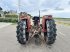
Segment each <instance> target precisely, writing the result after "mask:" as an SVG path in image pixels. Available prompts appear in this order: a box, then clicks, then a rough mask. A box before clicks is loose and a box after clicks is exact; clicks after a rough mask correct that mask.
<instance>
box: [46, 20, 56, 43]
mask: <svg viewBox="0 0 70 52" xmlns="http://www.w3.org/2000/svg"><path fill="white" fill-rule="evenodd" d="M46 27H47V35H46V42H47V44H53V43H54V42H55V40H56V24H55V21H54V20H53V19H51V20H47V21H46ZM45 34H46V33H45Z"/></svg>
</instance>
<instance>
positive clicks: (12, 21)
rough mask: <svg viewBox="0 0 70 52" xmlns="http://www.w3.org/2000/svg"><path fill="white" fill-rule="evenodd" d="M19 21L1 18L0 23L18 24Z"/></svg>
mask: <svg viewBox="0 0 70 52" xmlns="http://www.w3.org/2000/svg"><path fill="white" fill-rule="evenodd" d="M17 21H18V20H17V19H12V18H0V22H11V23H16V22H17Z"/></svg>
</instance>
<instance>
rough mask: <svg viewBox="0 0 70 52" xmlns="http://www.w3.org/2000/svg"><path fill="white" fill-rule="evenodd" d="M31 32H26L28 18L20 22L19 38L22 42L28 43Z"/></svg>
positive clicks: (18, 28) (18, 27)
mask: <svg viewBox="0 0 70 52" xmlns="http://www.w3.org/2000/svg"><path fill="white" fill-rule="evenodd" d="M28 35H29V33H28V32H26V20H22V21H20V22H18V26H17V40H18V42H19V43H20V44H26V41H27V40H28V37H29V36H28Z"/></svg>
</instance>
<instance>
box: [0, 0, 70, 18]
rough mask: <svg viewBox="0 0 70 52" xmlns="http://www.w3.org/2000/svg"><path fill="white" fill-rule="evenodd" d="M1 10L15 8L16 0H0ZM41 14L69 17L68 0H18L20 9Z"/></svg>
mask: <svg viewBox="0 0 70 52" xmlns="http://www.w3.org/2000/svg"><path fill="white" fill-rule="evenodd" d="M0 6H1V7H2V8H3V10H15V11H16V10H17V11H18V0H0ZM39 10H41V16H43V15H47V14H50V15H53V16H58V17H70V0H20V11H25V12H28V13H30V14H31V15H38V11H39Z"/></svg>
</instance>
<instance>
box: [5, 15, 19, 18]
mask: <svg viewBox="0 0 70 52" xmlns="http://www.w3.org/2000/svg"><path fill="white" fill-rule="evenodd" d="M5 17H6V18H18V15H5Z"/></svg>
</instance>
